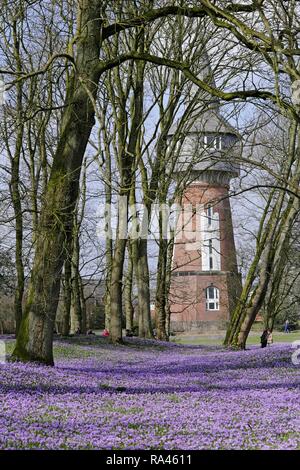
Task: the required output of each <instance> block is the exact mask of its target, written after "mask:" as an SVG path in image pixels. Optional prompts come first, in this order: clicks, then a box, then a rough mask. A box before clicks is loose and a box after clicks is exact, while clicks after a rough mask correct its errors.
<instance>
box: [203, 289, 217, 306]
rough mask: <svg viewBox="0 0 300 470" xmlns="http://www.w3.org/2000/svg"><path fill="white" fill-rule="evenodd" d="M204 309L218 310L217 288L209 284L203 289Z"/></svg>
mask: <svg viewBox="0 0 300 470" xmlns="http://www.w3.org/2000/svg"><path fill="white" fill-rule="evenodd" d="M205 297H206V310H219V297H220V296H219V289H218V288H217V287H214V286H209V287H207V288H206V289H205Z"/></svg>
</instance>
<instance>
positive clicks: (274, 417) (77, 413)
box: [0, 337, 300, 449]
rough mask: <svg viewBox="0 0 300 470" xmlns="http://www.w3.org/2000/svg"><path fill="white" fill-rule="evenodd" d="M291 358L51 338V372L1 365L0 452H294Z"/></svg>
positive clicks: (295, 385) (297, 409) (299, 404)
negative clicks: (267, 450) (206, 450)
mask: <svg viewBox="0 0 300 470" xmlns="http://www.w3.org/2000/svg"><path fill="white" fill-rule="evenodd" d="M5 341H6V343H7V347H8V349H9V348H10V349H11V347H12V339H11V338H8V337H6V338H5ZM292 353H293V349H292V348H291V346H290V345H272V346H271V347H269V348H265V349H260V348H259V347H252V348H250V349H249V350H247V351H243V352H235V351H226V350H224V349H222V348H217V347H201V346H181V345H176V344H174V343H170V344H168V343H161V342H155V341H142V340H139V339H137V338H129V339H128V340H127V342H126V344H125V345H120V346H112V345H110V344H109V343H108V341H107V339H105V338H100V337H90V338H87V337H83V338H73V339H70V340H66V341H62V340H57V341H56V342H55V355H56V365H55V367H46V366H40V365H35V364H22V363H9V362H7V363H4V364H0V403H1V408H0V448H1V449H299V448H300V399H299V386H300V366H297V365H293V364H292V361H291V356H292Z"/></svg>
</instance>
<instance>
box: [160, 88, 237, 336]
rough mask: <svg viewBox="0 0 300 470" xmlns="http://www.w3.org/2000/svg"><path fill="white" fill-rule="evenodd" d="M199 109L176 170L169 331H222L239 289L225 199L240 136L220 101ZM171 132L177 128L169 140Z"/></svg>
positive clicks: (186, 132) (232, 239) (235, 171)
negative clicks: (179, 185) (178, 191)
mask: <svg viewBox="0 0 300 470" xmlns="http://www.w3.org/2000/svg"><path fill="white" fill-rule="evenodd" d="M202 98H203V97H202ZM202 108H203V109H204V111H202V112H200V113H198V114H197V115H194V117H193V122H192V124H190V125H189V127H188V130H186V131H185V133H184V140H183V144H182V146H181V148H180V150H179V158H178V159H177V164H176V168H175V171H174V178H175V179H177V180H178V181H183V182H184V183H183V184H184V188H185V189H184V190H183V194H182V198H181V200H180V201H178V202H179V204H180V210H179V216H178V219H177V229H176V232H175V244H174V255H173V269H172V280H171V288H170V296H169V302H170V310H171V330H173V331H183V330H189V329H191V328H193V329H194V328H196V329H198V330H199V331H201V330H207V329H218V328H224V326H225V323H226V322H227V321H228V320H229V318H230V314H231V312H232V310H233V308H234V305H235V302H236V299H237V297H238V296H239V294H240V290H241V278H240V275H239V273H238V269H237V261H236V250H235V243H234V234H233V226H232V217H231V208H230V200H229V184H230V180H231V178H235V177H237V176H238V175H239V166H238V165H237V164H234V163H233V161H234V155H235V154H236V152H237V151H239V150H240V137H239V135H238V133H237V132H236V130H235V129H234V128H233V127H232V126H231V125H230V124H229V123H228V122H227V121H226V120H225V119H224V118H223V117H222V116H221V113H220V108H219V103H218V102H216V101H215V102H213V103H212V102H211V101H210V103H208V102H207V103H205V104H204V105H203V100H202ZM175 132H176V126H175V127H174V129H173V130H171V132H170V138H172V134H174V133H175Z"/></svg>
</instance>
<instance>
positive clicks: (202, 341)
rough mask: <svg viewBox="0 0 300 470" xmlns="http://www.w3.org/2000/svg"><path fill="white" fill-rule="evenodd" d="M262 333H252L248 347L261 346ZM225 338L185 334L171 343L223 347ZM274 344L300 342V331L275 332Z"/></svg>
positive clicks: (172, 339)
mask: <svg viewBox="0 0 300 470" xmlns="http://www.w3.org/2000/svg"><path fill="white" fill-rule="evenodd" d="M261 334H262V332H251V333H250V335H249V336H248V340H247V345H259V344H260V336H261ZM224 337H225V331H224V333H220V334H216V335H213V334H195V335H191V334H183V335H176V336H172V337H171V341H172V342H175V343H178V344H195V345H210V346H222V344H223V340H224ZM273 340H274V343H275V344H276V343H290V344H291V343H292V342H294V341H299V340H300V331H299V330H298V331H292V332H291V333H283V332H281V331H274V332H273Z"/></svg>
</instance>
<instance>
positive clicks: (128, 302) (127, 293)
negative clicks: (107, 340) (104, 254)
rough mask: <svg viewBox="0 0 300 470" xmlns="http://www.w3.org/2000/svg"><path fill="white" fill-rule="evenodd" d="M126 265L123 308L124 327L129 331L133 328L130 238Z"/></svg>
mask: <svg viewBox="0 0 300 470" xmlns="http://www.w3.org/2000/svg"><path fill="white" fill-rule="evenodd" d="M127 251H128V267H127V272H126V276H125V282H124V309H125V320H126V325H125V328H126V330H127V331H129V332H130V333H131V332H132V330H133V315H134V308H133V305H132V281H133V259H132V253H131V247H130V240H128V243H127Z"/></svg>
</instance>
